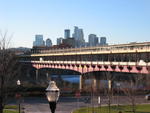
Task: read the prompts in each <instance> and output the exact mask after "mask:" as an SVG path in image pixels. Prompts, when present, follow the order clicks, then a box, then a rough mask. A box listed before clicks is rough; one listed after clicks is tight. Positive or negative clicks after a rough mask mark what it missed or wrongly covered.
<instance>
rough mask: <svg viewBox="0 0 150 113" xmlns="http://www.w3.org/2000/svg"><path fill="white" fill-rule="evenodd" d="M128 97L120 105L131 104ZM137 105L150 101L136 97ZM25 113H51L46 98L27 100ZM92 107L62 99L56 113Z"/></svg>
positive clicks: (24, 104) (73, 100)
mask: <svg viewBox="0 0 150 113" xmlns="http://www.w3.org/2000/svg"><path fill="white" fill-rule="evenodd" d="M126 98H127V97H120V99H119V104H129V103H128V99H126ZM136 100H137V103H139V104H141V103H149V104H150V101H146V100H145V99H144V97H141V96H138V97H136ZM116 102H118V100H117V99H114V101H113V104H117V103H116ZM94 104H95V106H97V100H96V99H95V102H94ZM102 104H103V105H106V104H107V99H106V98H105V97H103V101H102ZM22 106H24V108H25V109H24V111H25V113H51V112H50V109H49V104H48V102H47V100H46V98H35V97H34V98H26V99H25V101H24V103H23V104H22ZM85 106H90V103H84V101H83V100H80V101H79V102H78V101H77V99H76V98H61V99H60V101H59V102H58V104H57V108H56V113H71V111H73V110H74V109H77V108H79V107H85Z"/></svg>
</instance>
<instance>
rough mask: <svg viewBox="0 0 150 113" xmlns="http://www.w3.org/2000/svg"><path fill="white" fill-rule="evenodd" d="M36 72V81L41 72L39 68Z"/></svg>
mask: <svg viewBox="0 0 150 113" xmlns="http://www.w3.org/2000/svg"><path fill="white" fill-rule="evenodd" d="M35 74H36V78H35V79H36V81H37V80H38V74H39V70H38V69H37V70H36V71H35Z"/></svg>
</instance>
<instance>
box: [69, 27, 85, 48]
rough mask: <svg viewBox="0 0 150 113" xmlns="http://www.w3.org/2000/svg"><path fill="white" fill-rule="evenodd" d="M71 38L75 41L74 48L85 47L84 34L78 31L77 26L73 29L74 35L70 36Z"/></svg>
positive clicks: (80, 30)
mask: <svg viewBox="0 0 150 113" xmlns="http://www.w3.org/2000/svg"><path fill="white" fill-rule="evenodd" d="M72 37H73V38H74V39H75V41H76V44H75V45H76V47H83V46H85V40H84V34H83V29H79V28H78V27H77V26H75V27H74V33H73V34H72Z"/></svg>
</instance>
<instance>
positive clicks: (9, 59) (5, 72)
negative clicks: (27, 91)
mask: <svg viewBox="0 0 150 113" xmlns="http://www.w3.org/2000/svg"><path fill="white" fill-rule="evenodd" d="M7 38H8V36H7V32H5V33H4V34H2V32H1V31H0V113H3V109H4V106H5V105H6V102H7V99H8V98H7V97H8V95H10V94H11V93H12V87H13V86H15V85H16V76H17V75H18V69H19V68H18V67H19V65H18V62H17V59H18V58H17V56H16V55H15V54H14V53H13V52H12V51H11V50H10V49H9V44H10V38H9V39H7Z"/></svg>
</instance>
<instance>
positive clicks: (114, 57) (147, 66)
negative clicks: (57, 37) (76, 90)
mask: <svg viewBox="0 0 150 113" xmlns="http://www.w3.org/2000/svg"><path fill="white" fill-rule="evenodd" d="M20 61H21V62H22V63H24V64H31V65H32V66H33V67H35V68H36V69H41V68H55V69H68V70H73V71H77V72H80V73H81V75H82V74H84V73H88V72H93V71H113V72H127V73H141V74H149V73H150V42H144V43H131V44H120V45H109V46H99V47H98V46H97V47H90V48H67V49H50V48H44V49H43V48H41V49H40V48H38V49H36V48H34V49H32V53H31V54H30V55H22V56H20ZM37 73H38V72H37ZM80 81H82V76H81V77H80ZM80 84H81V83H80ZM80 88H81V85H80Z"/></svg>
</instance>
